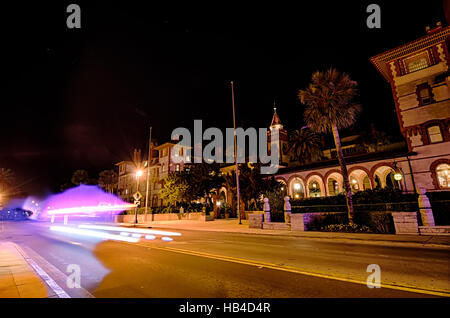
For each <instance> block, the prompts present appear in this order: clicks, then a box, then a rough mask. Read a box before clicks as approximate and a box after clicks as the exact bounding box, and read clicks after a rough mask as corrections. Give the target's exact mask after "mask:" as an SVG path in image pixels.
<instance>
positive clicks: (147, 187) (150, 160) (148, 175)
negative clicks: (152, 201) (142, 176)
mask: <svg viewBox="0 0 450 318" xmlns="http://www.w3.org/2000/svg"><path fill="white" fill-rule="evenodd" d="M151 163H152V127H151V126H150V137H149V138H148V157H147V186H146V188H145V216H146V217H147V211H148V197H149V192H150V164H151ZM150 197H151V196H150ZM152 221H153V220H152Z"/></svg>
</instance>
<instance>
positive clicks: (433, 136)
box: [427, 125, 443, 143]
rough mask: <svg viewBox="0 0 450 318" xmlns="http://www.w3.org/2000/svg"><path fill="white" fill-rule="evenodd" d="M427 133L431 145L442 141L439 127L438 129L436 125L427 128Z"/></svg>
mask: <svg viewBox="0 0 450 318" xmlns="http://www.w3.org/2000/svg"><path fill="white" fill-rule="evenodd" d="M427 131H428V137H429V138H430V142H431V143H436V142H441V141H443V138H442V133H441V127H439V126H438V125H434V126H430V127H428V128H427Z"/></svg>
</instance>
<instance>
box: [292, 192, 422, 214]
mask: <svg viewBox="0 0 450 318" xmlns="http://www.w3.org/2000/svg"><path fill="white" fill-rule="evenodd" d="M417 197H418V195H417V194H415V193H403V192H402V191H401V190H397V189H390V188H384V189H373V190H365V191H358V192H356V193H354V194H353V205H354V209H355V213H356V212H373V211H398V212H402V211H406V212H410V211H417V210H418V204H417ZM291 205H292V212H293V213H308V212H346V211H347V205H346V202H345V195H344V194H342V193H341V194H338V195H336V196H330V197H320V198H307V199H301V200H292V201H291Z"/></svg>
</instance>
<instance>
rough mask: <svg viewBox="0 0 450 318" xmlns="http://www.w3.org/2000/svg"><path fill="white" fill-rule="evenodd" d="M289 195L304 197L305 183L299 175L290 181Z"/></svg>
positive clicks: (295, 197) (297, 197) (294, 197)
mask: <svg viewBox="0 0 450 318" xmlns="http://www.w3.org/2000/svg"><path fill="white" fill-rule="evenodd" d="M289 195H290V196H291V197H292V198H293V199H303V198H304V197H305V184H304V182H303V180H302V179H301V178H299V177H294V178H292V180H291V181H290V182H289Z"/></svg>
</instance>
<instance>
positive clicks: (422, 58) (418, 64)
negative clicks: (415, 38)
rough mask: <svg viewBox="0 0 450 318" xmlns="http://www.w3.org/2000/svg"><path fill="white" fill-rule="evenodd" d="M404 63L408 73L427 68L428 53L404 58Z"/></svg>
mask: <svg viewBox="0 0 450 318" xmlns="http://www.w3.org/2000/svg"><path fill="white" fill-rule="evenodd" d="M404 63H405V65H406V68H407V72H408V73H411V72H415V71H419V70H421V69H424V68H426V67H428V66H429V63H428V53H427V52H422V53H419V54H417V55H414V56H412V57H409V58H406V59H405V60H404Z"/></svg>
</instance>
